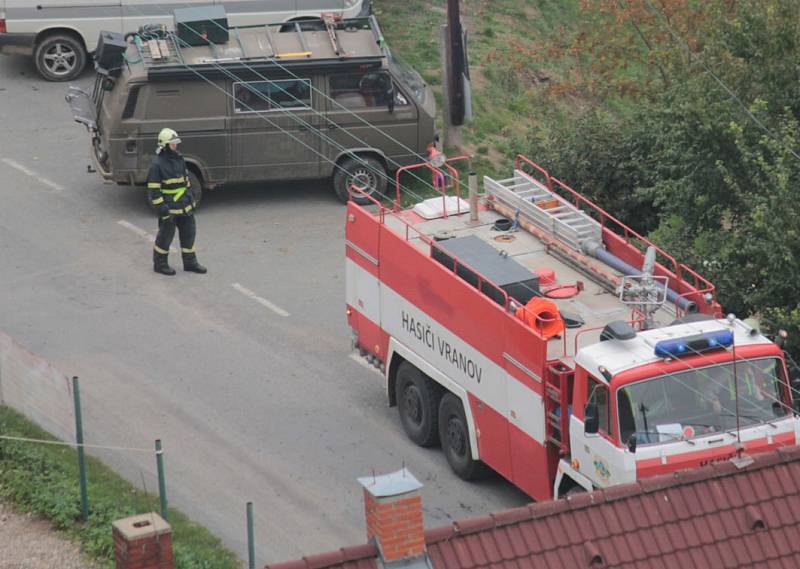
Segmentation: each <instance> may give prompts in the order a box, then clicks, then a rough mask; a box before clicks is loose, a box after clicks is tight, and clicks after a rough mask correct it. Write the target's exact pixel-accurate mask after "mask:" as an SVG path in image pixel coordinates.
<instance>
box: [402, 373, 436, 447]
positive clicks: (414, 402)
mask: <svg viewBox="0 0 800 569" xmlns="http://www.w3.org/2000/svg"><path fill="white" fill-rule="evenodd" d="M395 394H396V396H397V410H398V411H399V413H400V422H401V423H402V424H403V430H404V431H405V432H406V434H407V435H408V438H409V439H411V440H412V441H413V442H415V443H416V444H417V445H419V446H421V447H429V446H433V445H435V444H437V443H438V442H439V428H438V424H439V423H438V421H439V399H440V398H441V391H440V390H439V387H438V385H436V384H435V383H433V381H431V380H430V379H428V378H427V377H426V376H425V374H423V373H422V372H421V371H419V370H418V369H417V368H415V367H414V366H413V365H411V364H409V363H407V362H403V363H401V364H400V367H399V368H398V369H397V380H396V383H395Z"/></svg>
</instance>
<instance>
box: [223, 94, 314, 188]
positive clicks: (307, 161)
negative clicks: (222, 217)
mask: <svg viewBox="0 0 800 569" xmlns="http://www.w3.org/2000/svg"><path fill="white" fill-rule="evenodd" d="M311 86H312V80H311V79H295V78H292V79H275V80H267V81H264V80H259V81H247V82H236V83H233V93H232V95H233V97H232V98H231V101H230V105H231V110H230V112H231V114H230V119H229V122H230V128H229V133H230V136H231V150H232V153H233V164H234V165H235V166H236V167H235V168H233V169H232V171H231V180H230V181H238V182H254V181H266V180H297V179H313V178H318V177H319V162H320V159H319V151H320V142H319V132H318V128H319V119H318V116H317V113H316V112H315V111H314V110H313V108H312V99H313V98H316V95H312V89H311Z"/></svg>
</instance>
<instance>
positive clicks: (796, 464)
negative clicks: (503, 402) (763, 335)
mask: <svg viewBox="0 0 800 569" xmlns="http://www.w3.org/2000/svg"><path fill="white" fill-rule="evenodd" d="M758 520H763V522H764V526H763V527H761V526H760V525H759V524H758V523H756V522H757V521H758ZM754 528H755V529H754ZM425 537H426V543H427V546H428V552H429V555H430V560H431V563H432V564H433V567H434V569H544V568H546V569H600V567H599V566H591V567H590V565H589V563H590V561H591V560H592V558H594V557H595V552H599V555H600V557H602V561H603V562H604V564H603V565H602V567H603V568H604V569H693V568H695V567H702V568H703V569H722V568H727V567H730V568H737V569H739V568H744V567H752V568H758V569H762V568H765V569H770V568H772V567H781V568H786V569H789V568H791V569H797V568H798V567H800V451H797V450H782V451H780V452H773V453H772V454H771V455H770V456H767V457H756V458H755V461H754V463H753V464H751V465H750V466H748V467H747V468H744V469H742V470H739V469H737V468H736V467H735V466H733V465H732V464H730V463H725V464H714V465H711V466H709V467H704V468H698V469H695V470H693V471H688V472H682V473H680V474H678V475H668V476H665V477H654V478H653V479H650V480H645V481H643V482H641V483H636V484H626V485H624V486H617V487H610V488H607V489H604V490H601V491H597V492H594V493H590V494H585V495H578V496H575V497H572V498H571V499H569V500H560V501H556V502H545V503H540V504H534V505H531V506H528V507H525V508H516V509H513V510H507V511H504V512H497V513H495V514H492V515H490V516H482V517H473V518H468V519H465V520H460V521H458V522H455V523H454V524H450V525H448V526H445V527H443V528H438V529H433V530H428V531H426V532H425ZM377 555H378V554H377V551H376V549H375V547H374V546H371V545H365V546H360V547H358V548H345V549H341V550H339V551H336V552H331V553H327V554H322V555H315V556H313V557H307V558H305V559H302V560H298V561H292V562H289V563H284V564H280V565H272V566H269V569H313V568H316V569H323V568H324V569H376V567H377V565H378V561H377V559H376V557H377Z"/></svg>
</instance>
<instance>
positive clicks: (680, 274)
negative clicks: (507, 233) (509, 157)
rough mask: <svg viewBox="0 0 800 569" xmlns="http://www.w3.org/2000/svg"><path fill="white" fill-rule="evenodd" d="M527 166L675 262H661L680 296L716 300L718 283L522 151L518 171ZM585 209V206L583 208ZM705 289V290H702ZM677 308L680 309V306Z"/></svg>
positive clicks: (603, 221)
mask: <svg viewBox="0 0 800 569" xmlns="http://www.w3.org/2000/svg"><path fill="white" fill-rule="evenodd" d="M524 166H528V167H530V168H533V169H534V170H536V171H537V172H539V173H541V174H542V175H543V176H544V177H545V183H546V184H547V187H548V189H549V190H550V191H551V192H553V193H561V192H557V190H562V191H563V192H566V193H567V194H568V195H569V196H570V197H571V198H572V200H573V201H574V203H575V206H576V207H578V208H580V206H581V205H584V206H586V207H587V208H588V209H589V210H590V212H591V213H593V214H594V216H595V217H596V218H597V219H598V221H599V222H600V225H601V227H602V228H603V229H604V230H608V231H610V232H612V233H615V234H618V233H617V231H614V226H616V229H618V230H620V229H621V230H622V235H621V237H622V238H623V239H624V240H625V242H626V243H627V244H628V245H630V246H631V247H636V245H635V244H634V243H632V238H635V239H637V240H639V241H640V242H642V243H643V244H645V246H647V247H653V248H655V250H656V252H657V253H658V254H659V255H660V256H661V257H662V258H663V259H666V260H667V261H668V264H669V265H671V268H667V267H666V266H665V265H664V264H663V263H659V264H660V265H661V266H662V267H663V268H665V269H666V270H668V271H670V272H671V273H672V274H673V275H674V277H675V281H676V284H677V285H678V288H679V290H677V291H676V292H678V293H679V295H680V296H679V297H683V296H689V295H696V294H706V293H710V294H711V295H712V299H716V288H715V287H714V285H713V284H712V283H711V282H710V281H708V280H707V279H706V278H704V277H702V276H700V275H699V274H698V273H697V272H696V271H694V270H693V269H691V268H690V267H688V266H687V265H685V264H683V263H678V261H677V260H676V259H675V258H674V257H673V256H672V255H670V254H669V253H667V252H666V251H664V250H663V249H661V248H660V247H659V246H658V245H656V244H655V243H653V242H652V241H650V240H649V239H648V238H647V237H644V236H643V235H641V234H640V233H638V232H637V231H635V230H633V229H631V228H630V227H629V226H627V225H625V224H624V223H622V222H621V221H620V220H618V219H617V218H616V217H614V216H613V215H611V214H610V213H608V212H607V211H606V210H604V209H603V208H601V207H600V206H598V205H597V204H595V203H594V202H593V201H591V200H589V199H588V198H586V197H584V196H582V195H581V194H580V193H578V192H577V191H576V190H574V189H572V188H571V187H569V186H568V185H567V184H565V183H564V182H562V181H561V180H559V179H558V178H555V177H553V176H551V175H550V173H549V172H548V171H547V170H545V169H544V168H542V167H541V166H539V165H538V164H536V163H535V162H533V161H532V160H531V159H530V158H527V157H526V156H523V155H521V154H519V155H517V158H516V160H515V162H514V167H515V168H516V169H517V170H520V171H522V172H525V169H524ZM525 173H527V174H528V175H531V174H530V173H529V172H525ZM580 209H582V208H580ZM686 274H688V275H690V276H691V277H693V279H694V281H695V283H694V284H691V283H689V281H688V279H687V278H686ZM686 288H689V289H693V290H688V291H687V290H685V289H686ZM698 289H702V290H698ZM676 310H680V309H679V308H676Z"/></svg>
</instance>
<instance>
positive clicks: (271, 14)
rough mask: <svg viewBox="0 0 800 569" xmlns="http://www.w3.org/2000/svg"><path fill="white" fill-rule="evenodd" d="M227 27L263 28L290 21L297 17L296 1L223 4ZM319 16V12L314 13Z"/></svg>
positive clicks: (216, 1) (220, 0)
mask: <svg viewBox="0 0 800 569" xmlns="http://www.w3.org/2000/svg"><path fill="white" fill-rule="evenodd" d="M214 4H224V5H225V12H226V14H227V16H228V25H229V26H256V25H258V26H263V25H264V24H276V23H280V22H286V21H288V20H291V19H292V18H294V17H295V16H296V15H297V0H268V1H265V0H239V1H238V2H224V1H223V0H214ZM316 15H317V16H319V10H317V13H316Z"/></svg>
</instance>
